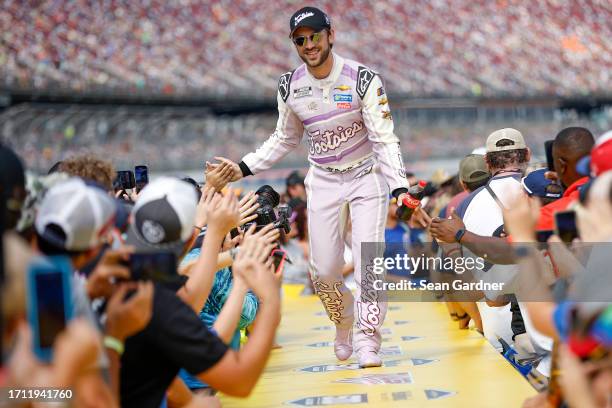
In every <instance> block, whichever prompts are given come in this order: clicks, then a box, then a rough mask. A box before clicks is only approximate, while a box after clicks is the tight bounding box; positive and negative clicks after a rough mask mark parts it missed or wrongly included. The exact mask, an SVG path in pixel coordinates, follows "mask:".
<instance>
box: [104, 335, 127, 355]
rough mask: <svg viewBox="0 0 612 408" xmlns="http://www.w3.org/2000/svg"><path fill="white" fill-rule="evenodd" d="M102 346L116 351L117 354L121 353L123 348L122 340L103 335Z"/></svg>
mask: <svg viewBox="0 0 612 408" xmlns="http://www.w3.org/2000/svg"><path fill="white" fill-rule="evenodd" d="M104 347H106V348H109V349H111V350H113V351H115V352H117V354H119V355H122V354H123V351H124V350H125V346H124V344H123V342H122V341H121V340H119V339H117V338H115V337H112V336H104Z"/></svg>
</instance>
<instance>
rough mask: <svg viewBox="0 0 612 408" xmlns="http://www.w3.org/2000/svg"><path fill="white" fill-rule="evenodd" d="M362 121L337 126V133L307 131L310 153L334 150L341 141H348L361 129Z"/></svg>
mask: <svg viewBox="0 0 612 408" xmlns="http://www.w3.org/2000/svg"><path fill="white" fill-rule="evenodd" d="M363 127H364V125H363V122H361V121H360V122H353V124H352V126H349V127H346V128H345V127H342V126H338V127H337V128H336V129H337V130H338V133H336V132H334V131H331V130H326V131H325V132H323V134H321V131H319V130H317V131H314V132H309V133H308V136H309V137H308V144H309V146H310V148H309V151H310V154H319V153H325V152H328V151H330V150H335V149H337V148H338V147H340V146H341V145H342V144H343V143H345V142H346V141H348V140H349V139H350V138H352V137H353V136H355V135H356V134H357V133H358V132H360V131H362V130H363Z"/></svg>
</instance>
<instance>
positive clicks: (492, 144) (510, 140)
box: [486, 128, 527, 153]
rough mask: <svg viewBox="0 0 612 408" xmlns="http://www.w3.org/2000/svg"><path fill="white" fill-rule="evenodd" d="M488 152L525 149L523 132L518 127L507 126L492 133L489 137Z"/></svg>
mask: <svg viewBox="0 0 612 408" xmlns="http://www.w3.org/2000/svg"><path fill="white" fill-rule="evenodd" d="M486 147H487V153H493V152H503V151H505V150H516V149H525V148H527V145H526V144H525V139H524V138H523V134H522V133H521V132H519V131H518V130H516V129H512V128H505V129H499V130H496V131H495V132H493V133H491V134H490V135H489V137H487V144H486Z"/></svg>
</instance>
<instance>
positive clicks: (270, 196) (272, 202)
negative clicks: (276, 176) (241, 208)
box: [255, 184, 280, 208]
mask: <svg viewBox="0 0 612 408" xmlns="http://www.w3.org/2000/svg"><path fill="white" fill-rule="evenodd" d="M255 194H257V195H258V196H259V198H258V199H257V201H259V204H260V205H261V206H262V207H266V206H270V207H272V208H274V207H276V206H277V205H278V204H279V203H280V195H279V194H278V193H277V192H276V191H274V189H273V188H272V187H271V186H269V185H267V184H266V185H263V186H261V187H259V188H258V189H257V191H256V192H255Z"/></svg>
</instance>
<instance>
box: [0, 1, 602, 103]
mask: <svg viewBox="0 0 612 408" xmlns="http://www.w3.org/2000/svg"><path fill="white" fill-rule="evenodd" d="M318 3H319V4H318V5H319V6H320V7H322V8H323V9H325V10H327V11H328V13H329V14H330V15H331V18H332V24H333V26H334V27H335V28H336V30H337V40H336V43H337V47H336V50H337V51H338V52H339V53H341V54H343V55H345V56H347V57H350V58H354V59H356V60H358V61H361V62H363V63H365V64H368V65H370V66H372V67H374V68H375V69H377V70H378V71H380V72H381V73H382V74H383V76H384V77H385V79H386V81H387V83H388V84H389V88H390V90H391V91H395V92H398V93H406V94H409V95H418V96H436V95H444V96H457V95H478V96H479V95H483V96H497V95H521V96H522V95H533V94H546V95H583V94H587V93H591V94H592V93H604V92H609V90H610V88H611V85H612V76H611V74H610V70H609V67H610V66H611V65H612V43H611V42H610V38H612V25H610V21H612V6H611V5H610V2H609V1H606V0H578V1H571V2H565V1H556V0H542V1H512V0H497V1H490V0H436V1H431V0H414V1H411V2H402V1H399V0H393V1H386V2H371V1H369V0H352V1H351V2H349V4H350V6H348V7H343V8H340V6H339V5H338V4H337V3H336V2H334V1H332V0H324V1H319V2H318ZM296 7H297V3H295V2H291V1H282V2H276V1H274V2H261V1H255V0H241V1H235V0H220V1H214V2H201V1H199V0H180V1H176V2H168V1H164V0H148V1H145V0H129V1H128V0H103V1H89V0H84V1H61V2H57V1H50V0H48V1H40V2H31V1H23V0H6V1H4V2H3V6H2V7H1V8H0V25H1V26H2V27H4V28H5V29H3V30H2V33H0V77H1V78H2V81H3V85H4V86H8V87H14V88H15V87H16V88H32V87H33V88H35V89H47V88H49V87H59V88H61V89H64V90H75V91H84V90H88V91H91V90H102V91H108V90H114V91H120V92H123V93H125V92H128V93H133V92H138V91H140V92H154V93H163V94H185V93H193V92H208V93H214V94H229V93H232V94H236V93H243V94H259V95H274V92H275V85H276V81H277V78H278V76H279V75H280V74H281V73H283V72H285V71H287V70H289V69H291V68H293V67H294V66H295V65H297V63H298V62H299V61H298V59H297V57H296V56H295V52H294V51H293V50H292V47H291V43H290V41H289V40H288V38H287V32H288V18H289V16H290V15H291V13H292V12H293V11H295V9H296Z"/></svg>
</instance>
